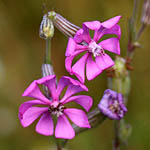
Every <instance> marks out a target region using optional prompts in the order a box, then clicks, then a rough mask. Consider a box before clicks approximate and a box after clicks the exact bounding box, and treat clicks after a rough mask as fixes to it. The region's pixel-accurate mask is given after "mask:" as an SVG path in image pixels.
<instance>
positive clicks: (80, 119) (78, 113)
mask: <svg viewBox="0 0 150 150" xmlns="http://www.w3.org/2000/svg"><path fill="white" fill-rule="evenodd" d="M64 113H65V114H66V115H67V116H68V117H69V118H70V119H71V121H72V122H73V123H75V124H76V125H77V126H79V127H81V128H90V124H89V121H88V118H87V116H86V114H85V112H84V111H83V110H80V109H74V108H68V109H65V110H64Z"/></svg>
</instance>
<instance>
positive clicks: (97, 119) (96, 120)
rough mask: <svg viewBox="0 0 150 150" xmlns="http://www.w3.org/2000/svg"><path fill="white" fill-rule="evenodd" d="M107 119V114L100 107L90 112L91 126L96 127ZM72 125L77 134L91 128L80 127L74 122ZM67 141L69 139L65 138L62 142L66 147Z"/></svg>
mask: <svg viewBox="0 0 150 150" xmlns="http://www.w3.org/2000/svg"><path fill="white" fill-rule="evenodd" d="M105 119H106V116H104V115H103V114H102V113H101V112H100V110H99V109H98V108H95V109H94V110H93V111H91V112H89V113H88V120H89V123H90V125H91V128H95V127H97V126H98V125H100V124H102V123H103V122H104V120H105ZM72 127H73V128H74V130H75V133H76V134H79V133H81V132H84V131H87V130H89V129H88V128H80V127H78V126H77V125H75V124H73V125H72ZM67 142H68V140H64V141H63V142H62V146H63V147H64V146H65V145H66V143H67Z"/></svg>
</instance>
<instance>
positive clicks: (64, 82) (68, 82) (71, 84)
mask: <svg viewBox="0 0 150 150" xmlns="http://www.w3.org/2000/svg"><path fill="white" fill-rule="evenodd" d="M65 86H68V88H67V90H66V92H65V95H64V96H63V98H62V99H61V100H60V101H61V103H62V102H63V101H65V100H66V99H67V98H68V97H70V96H72V95H74V94H76V93H78V92H81V91H88V88H87V87H86V86H85V85H83V84H81V83H80V82H79V81H77V80H74V79H72V78H70V77H67V76H63V77H62V78H61V79H60V81H59V83H58V94H60V92H61V91H62V89H63V88H64V87H65Z"/></svg>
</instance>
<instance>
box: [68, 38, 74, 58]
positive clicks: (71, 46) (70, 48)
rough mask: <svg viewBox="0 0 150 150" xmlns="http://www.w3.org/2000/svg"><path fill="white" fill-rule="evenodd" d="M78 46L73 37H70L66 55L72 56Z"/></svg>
mask: <svg viewBox="0 0 150 150" xmlns="http://www.w3.org/2000/svg"><path fill="white" fill-rule="evenodd" d="M75 48H76V43H75V41H74V39H73V38H69V40H68V45H67V49H66V53H65V56H70V55H71V54H72V53H73V52H74V51H75Z"/></svg>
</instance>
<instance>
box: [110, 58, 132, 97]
mask: <svg viewBox="0 0 150 150" xmlns="http://www.w3.org/2000/svg"><path fill="white" fill-rule="evenodd" d="M113 69H114V76H113V78H111V79H109V80H108V86H109V88H111V89H113V90H114V91H117V92H119V93H122V94H123V95H124V96H128V93H129V91H130V76H129V71H128V70H127V68H126V60H125V59H124V58H122V57H119V56H117V57H116V59H115V65H114V66H113Z"/></svg>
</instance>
